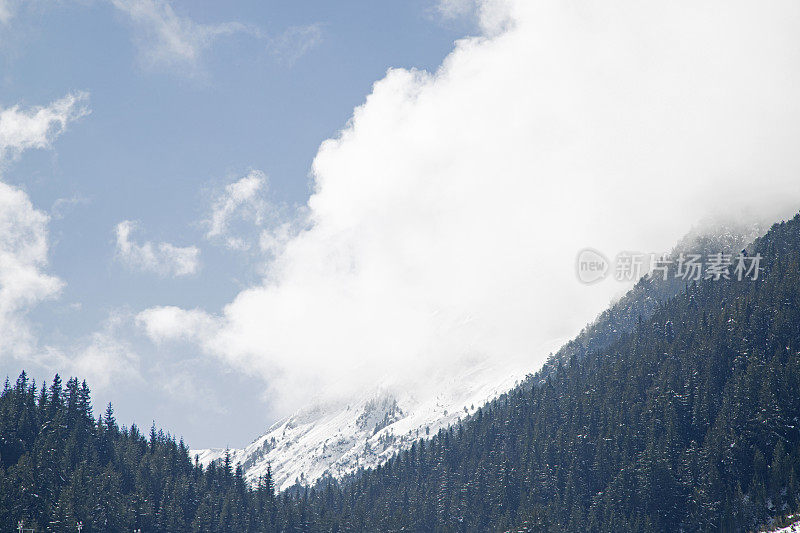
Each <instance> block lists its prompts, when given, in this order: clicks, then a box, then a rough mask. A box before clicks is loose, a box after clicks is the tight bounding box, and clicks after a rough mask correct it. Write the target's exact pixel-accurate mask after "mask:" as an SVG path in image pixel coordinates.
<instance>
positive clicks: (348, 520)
mask: <svg viewBox="0 0 800 533" xmlns="http://www.w3.org/2000/svg"><path fill="white" fill-rule="evenodd" d="M747 257H749V258H750V260H751V261H756V258H760V259H761V261H760V267H761V270H759V276H758V278H757V279H744V280H741V281H739V280H737V279H736V278H735V277H734V278H733V279H725V278H724V277H721V278H720V279H718V280H715V279H702V280H700V281H698V282H696V283H692V284H690V285H687V286H685V287H684V289H683V290H682V291H681V292H680V293H679V294H678V295H676V296H674V297H672V298H670V299H668V300H667V301H665V302H663V303H661V304H659V305H657V306H656V309H655V311H654V313H653V314H652V315H651V316H650V317H649V318H644V317H640V318H639V319H637V321H636V325H635V326H634V328H633V329H632V330H631V331H630V332H628V333H623V334H622V335H620V336H619V338H618V339H617V340H615V341H613V342H612V343H611V344H609V345H607V346H606V347H604V348H600V349H596V350H593V351H591V352H588V353H584V354H583V355H582V356H581V357H578V356H577V355H573V356H572V358H571V360H570V361H568V362H567V363H566V364H562V363H560V362H556V363H555V367H554V369H552V370H549V371H547V372H546V374H545V373H539V374H538V375H536V376H534V378H533V379H532V380H530V381H529V382H527V383H526V384H525V385H524V386H520V387H517V388H515V389H514V390H512V391H510V392H509V393H507V394H504V395H501V396H500V397H498V398H497V399H496V400H494V401H492V402H490V403H489V404H488V405H487V406H486V407H485V408H481V409H479V410H478V411H477V412H476V414H475V415H473V416H472V417H470V419H468V420H466V421H464V422H462V423H461V424H458V425H456V426H454V427H451V428H449V429H447V430H442V431H440V432H439V433H438V434H437V435H436V436H435V437H434V438H433V439H430V440H428V441H425V440H420V441H419V442H417V443H415V444H414V445H413V446H412V447H411V448H410V449H408V450H406V451H404V452H401V453H400V454H398V455H397V456H396V457H394V458H393V459H392V460H390V461H388V462H386V463H385V464H383V465H381V466H379V467H377V468H375V469H372V470H368V471H363V472H361V473H360V474H359V475H358V476H357V477H356V479H355V480H354V481H352V482H349V483H344V484H337V483H334V482H333V481H328V483H327V484H325V485H324V486H322V487H320V488H318V490H317V491H315V493H314V494H313V495H312V496H313V497H311V501H312V503H311V506H312V508H314V512H315V514H316V515H317V516H319V517H321V519H322V520H323V522H322V523H323V524H324V526H323V527H324V529H325V530H337V528H339V529H340V530H347V529H349V528H351V529H355V530H361V531H400V530H403V531H510V530H513V531H543V532H549V531H552V532H563V531H575V532H602V531H631V532H645V531H686V532H694V531H742V532H744V531H752V530H755V529H757V528H758V527H759V526H760V525H763V524H767V523H769V522H770V521H772V520H773V519H775V518H778V517H780V516H785V515H787V514H790V513H792V512H796V511H797V510H798V507H800V215H798V216H796V217H795V218H794V219H792V220H791V221H788V222H784V223H781V224H776V225H774V226H773V227H772V228H771V229H770V231H769V232H768V233H767V234H766V235H765V236H764V237H762V238H759V239H757V240H756V241H755V242H754V243H753V244H752V245H751V246H748V248H747Z"/></svg>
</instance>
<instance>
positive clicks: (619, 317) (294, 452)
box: [190, 223, 763, 490]
mask: <svg viewBox="0 0 800 533" xmlns="http://www.w3.org/2000/svg"><path fill="white" fill-rule="evenodd" d="M762 233H763V225H762V224H759V223H754V224H748V225H744V224H739V225H734V226H731V225H726V224H717V225H710V224H709V225H707V226H705V227H703V228H702V229H698V230H694V231H692V232H691V233H689V234H688V235H687V236H686V237H684V239H682V241H681V242H680V243H679V244H678V245H677V246H676V248H675V250H674V251H673V254H674V255H677V254H678V253H679V252H687V253H706V254H707V253H716V252H722V251H724V252H729V253H735V252H737V251H738V250H740V249H741V248H742V247H743V246H745V245H746V244H747V243H748V242H751V241H752V240H753V239H754V238H755V237H756V236H758V235H760V234H762ZM684 285H685V282H684V281H682V280H679V279H669V280H667V281H659V279H658V278H656V279H654V280H649V281H647V282H645V283H639V284H637V285H636V286H635V287H634V288H633V289H631V291H629V293H628V294H627V295H625V297H623V298H621V299H620V300H618V301H617V302H616V303H615V304H614V305H612V306H611V307H610V308H609V310H607V311H606V312H604V313H602V314H601V315H600V316H599V317H597V319H596V320H595V321H593V322H592V323H591V324H590V325H588V326H587V327H586V328H585V329H584V330H583V331H582V332H581V333H580V334H579V335H578V336H577V337H576V338H575V339H573V340H571V341H570V342H568V343H566V344H564V345H563V346H562V341H566V339H562V340H554V341H553V342H552V344H551V345H550V346H548V347H547V348H549V349H546V350H545V349H543V350H542V351H544V352H545V353H548V352H552V351H554V352H555V355H552V356H551V357H550V359H549V360H548V361H547V363H546V364H545V367H544V370H545V372H544V373H543V374H542V376H544V375H546V373H547V372H546V370H547V369H548V368H555V367H556V366H557V365H558V364H559V362H560V363H562V364H566V363H567V361H568V360H569V359H570V357H572V356H576V357H578V356H580V354H581V353H585V352H588V351H591V350H596V349H601V348H602V347H603V346H605V345H607V344H609V343H610V342H612V341H613V340H614V339H616V338H617V337H618V336H619V335H621V334H622V333H624V332H625V331H628V330H630V329H631V328H632V327H633V326H634V325H635V324H636V321H637V320H638V318H639V317H640V316H645V317H646V316H649V315H650V314H651V313H652V312H653V310H654V309H655V308H656V306H657V305H658V303H659V302H661V301H663V300H665V299H667V298H670V297H672V296H673V295H675V294H678V293H679V292H680V291H681V290H683V288H684ZM559 347H560V348H561V349H558V348H559ZM556 350H557V351H556ZM463 368H464V369H463V370H460V371H459V370H452V371H449V372H448V373H447V375H446V377H445V378H443V379H441V380H439V381H438V382H437V384H436V388H435V390H434V391H432V392H431V391H427V392H426V391H424V389H423V390H415V391H414V392H411V391H410V390H409V389H407V388H406V389H397V388H388V387H376V388H375V389H374V390H371V391H361V392H360V395H359V396H356V397H354V399H351V400H350V401H340V402H326V403H319V402H318V403H316V404H315V405H312V406H310V407H307V408H304V409H301V410H300V411H298V412H296V413H295V414H294V415H292V416H290V417H288V418H286V419H284V420H281V421H279V422H277V423H276V424H274V425H273V426H272V427H270V428H269V429H268V430H267V431H266V433H264V434H263V435H262V436H260V437H259V438H257V439H256V440H255V441H253V442H252V443H251V444H250V445H248V446H247V447H245V448H244V449H239V450H228V452H229V453H230V456H231V459H232V461H233V464H236V463H240V464H241V465H242V468H243V469H244V471H245V477H246V478H247V479H248V481H250V482H256V481H257V480H258V478H259V476H262V475H263V474H264V473H266V471H267V465H270V466H271V468H272V476H273V480H274V482H275V486H276V488H278V489H279V490H283V489H286V488H289V487H291V486H292V485H294V484H295V483H298V482H299V483H300V484H303V485H307V484H312V483H314V482H315V481H317V480H318V479H320V478H322V477H324V476H326V475H330V476H333V477H341V476H344V475H347V474H350V473H353V472H355V471H356V470H357V469H358V468H359V467H373V466H377V465H378V464H381V463H383V462H384V461H386V460H388V459H389V458H391V457H392V456H393V455H394V454H396V453H397V452H398V451H401V450H403V449H406V448H409V447H410V446H411V444H412V443H413V442H415V441H416V440H418V439H419V438H420V437H426V436H433V435H435V434H436V433H437V432H438V431H439V429H441V428H446V427H447V426H449V425H451V424H455V423H457V422H458V420H459V419H461V418H464V417H466V416H468V415H471V414H473V413H474V412H475V411H476V409H477V408H479V407H481V406H483V405H484V404H486V403H487V402H489V401H491V400H492V399H494V398H496V397H497V396H499V395H501V394H503V393H505V392H507V391H509V390H510V389H511V388H513V387H514V386H515V384H517V383H518V382H520V381H521V380H523V379H524V378H525V376H526V375H527V374H528V373H531V372H533V371H535V370H538V368H531V367H530V366H526V367H524V368H522V369H520V370H510V369H509V368H508V367H506V368H494V367H491V366H489V365H488V364H486V363H476V364H472V365H465V366H464V367H463ZM225 452H226V450H224V449H205V450H200V449H198V450H191V451H190V453H191V455H192V456H195V455H197V456H198V458H199V461H200V463H201V464H203V465H204V466H205V465H208V464H209V463H211V462H212V461H215V460H218V459H222V458H223V457H224V456H225Z"/></svg>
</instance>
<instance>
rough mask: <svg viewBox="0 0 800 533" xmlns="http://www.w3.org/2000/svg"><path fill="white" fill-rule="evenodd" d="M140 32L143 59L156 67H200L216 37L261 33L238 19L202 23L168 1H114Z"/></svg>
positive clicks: (139, 40)
mask: <svg viewBox="0 0 800 533" xmlns="http://www.w3.org/2000/svg"><path fill="white" fill-rule="evenodd" d="M111 3H112V4H113V5H114V7H116V8H117V9H118V10H120V11H121V12H123V13H124V14H125V15H126V16H127V17H128V18H129V19H130V20H131V22H132V23H133V24H134V25H135V26H136V28H137V29H138V31H139V34H138V35H137V40H138V43H139V47H140V50H141V53H142V57H143V60H144V62H145V63H146V64H147V65H149V66H154V67H167V68H169V67H176V66H177V67H188V68H189V69H195V68H197V67H198V64H199V61H200V59H201V57H202V54H203V53H204V52H205V51H207V50H208V49H209V48H210V47H211V45H212V44H213V43H214V41H215V40H216V39H218V38H219V37H222V36H226V35H232V34H235V33H251V34H257V33H258V32H257V31H256V30H254V29H253V28H250V27H249V26H247V25H245V24H242V23H239V22H225V23H221V24H200V23H197V22H194V21H193V20H191V19H189V18H187V17H181V16H179V15H178V14H176V13H175V11H174V10H173V9H172V6H171V5H170V2H169V1H168V0H111Z"/></svg>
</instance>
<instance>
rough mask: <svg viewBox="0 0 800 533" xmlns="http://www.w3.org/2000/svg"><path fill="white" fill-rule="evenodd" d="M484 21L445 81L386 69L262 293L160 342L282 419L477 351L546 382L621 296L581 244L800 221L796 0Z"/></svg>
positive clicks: (406, 380) (492, 4) (645, 242)
mask: <svg viewBox="0 0 800 533" xmlns="http://www.w3.org/2000/svg"><path fill="white" fill-rule="evenodd" d="M451 7H452V8H453V9H456V8H457V7H458V6H457V3H452V6H451ZM478 13H479V16H480V20H481V28H482V29H483V34H482V35H480V36H477V37H474V38H469V39H464V40H461V41H459V42H457V43H456V46H455V49H454V51H453V52H452V53H451V54H450V55H449V57H447V59H446V60H445V61H444V63H443V65H442V66H441V67H440V69H439V70H438V71H437V72H435V73H428V72H424V71H417V70H406V69H392V70H390V71H389V72H388V73H387V75H386V77H385V78H383V79H382V80H380V81H379V82H377V83H376V84H375V86H374V88H373V91H372V93H371V94H370V95H369V96H368V97H367V99H366V102H365V103H364V104H363V105H362V106H360V107H359V108H357V109H356V110H355V112H354V114H353V117H352V119H351V121H350V122H349V124H348V125H347V126H346V127H345V129H344V130H342V131H341V133H340V135H339V136H338V137H337V138H335V139H330V140H328V141H326V142H324V143H323V144H322V146H321V147H320V149H319V152H318V154H317V156H316V158H315V160H314V163H313V169H312V173H313V178H314V192H313V195H312V196H311V198H310V199H309V201H308V206H307V211H306V215H305V216H306V218H304V219H303V220H302V223H300V224H296V225H295V226H293V227H296V228H301V229H299V230H295V231H293V232H292V233H291V234H290V235H289V236H288V238H286V239H284V241H285V242H284V245H283V246H282V247H281V248H280V252H279V253H277V254H276V256H275V257H274V259H273V260H272V261H271V262H270V263H269V265H268V274H267V275H266V276H265V278H264V280H263V282H262V283H261V284H259V285H258V286H254V287H251V288H248V289H246V290H243V291H242V292H241V293H240V294H239V295H238V296H237V297H236V298H235V299H234V300H233V301H232V302H231V303H230V304H229V305H227V306H226V307H225V308H224V309H223V310H222V311H221V313H219V314H214V313H204V312H202V311H197V310H193V311H185V310H180V309H177V308H155V309H151V310H148V311H145V312H143V313H142V314H141V315H139V322H140V324H141V325H142V327H143V328H145V331H147V332H148V333H149V334H150V335H151V336H152V337H153V338H154V339H158V340H159V341H162V342H163V341H164V340H166V339H170V338H171V339H175V340H181V339H182V340H184V341H185V340H187V339H188V340H190V341H191V342H194V343H196V344H198V345H199V346H201V347H202V348H203V349H204V350H205V351H206V352H207V353H209V354H213V355H214V356H217V357H219V358H220V359H221V360H222V361H224V362H225V363H226V364H228V365H231V366H233V367H235V368H239V369H241V370H242V371H245V372H248V373H251V374H255V375H260V376H262V377H263V378H264V380H265V382H266V383H267V384H268V385H269V389H268V390H269V392H270V393H271V396H270V398H271V399H272V400H273V401H274V402H275V404H280V405H279V409H290V408H292V407H296V406H298V405H301V404H303V403H307V402H308V401H309V398H308V396H309V395H310V394H320V395H341V394H348V393H353V392H354V391H358V390H359V389H362V388H364V387H374V386H375V385H376V384H381V383H383V384H386V383H390V384H395V385H397V386H404V387H408V388H411V389H412V390H413V389H414V388H415V387H423V386H425V384H431V385H432V386H435V380H436V379H437V377H438V376H440V375H442V374H443V373H448V372H450V371H451V370H452V369H453V368H454V367H455V366H461V365H469V364H472V362H474V361H476V360H481V361H484V362H488V363H489V364H490V365H494V366H496V367H497V368H498V369H499V371H500V372H502V371H504V370H507V369H509V368H512V367H514V368H515V369H516V368H518V366H519V365H522V366H524V367H526V368H530V370H535V369H536V368H537V367H538V366H539V365H541V363H542V362H543V361H544V359H545V358H546V356H547V354H548V351H549V349H551V348H552V347H553V346H554V344H555V343H557V342H558V341H559V340H562V339H564V338H566V337H569V336H571V335H573V334H575V333H576V332H577V331H578V330H579V329H580V327H581V326H582V325H584V324H585V323H586V322H587V321H589V320H591V319H592V318H593V317H594V316H595V315H596V314H597V313H598V312H599V311H601V310H602V309H603V308H604V307H605V306H606V305H607V304H608V302H609V300H610V299H611V298H612V297H613V296H615V295H616V294H618V293H619V292H620V291H621V290H623V289H624V287H623V286H621V285H619V284H615V283H614V282H613V281H610V280H609V281H608V282H605V283H601V284H598V285H595V286H592V287H587V286H584V285H582V284H580V283H578V281H577V280H576V278H575V274H574V270H573V268H574V260H575V254H576V253H577V252H578V250H580V249H582V248H584V247H586V246H592V247H595V248H598V249H600V250H605V251H607V252H608V253H611V254H613V253H616V252H617V251H620V250H642V251H654V252H661V251H666V250H669V249H670V248H671V247H672V246H673V244H674V243H675V242H676V241H677V240H678V239H679V238H680V237H681V236H682V235H683V234H684V233H686V232H687V231H688V230H689V229H690V227H691V226H692V224H694V223H696V222H698V221H700V220H702V219H704V218H706V217H709V216H711V215H715V214H720V213H727V214H730V213H734V214H735V216H736V217H738V218H748V217H751V218H761V217H766V218H767V219H775V218H777V217H779V216H785V215H789V214H791V213H792V212H793V211H795V210H797V209H798V207H800V186H799V185H798V183H800V181H798V175H800V152H798V150H797V149H796V147H797V144H798V141H800V100H798V98H797V96H796V95H797V91H798V87H800V46H798V44H800V42H799V41H798V37H797V32H796V28H797V26H798V24H800V4H798V3H796V2H794V1H776V2H770V3H768V4H764V3H758V2H743V1H734V2H730V1H725V2H722V1H709V2H702V3H698V2H694V1H676V2H668V3H667V2H649V1H645V2H642V1H640V0H635V1H634V0H625V1H615V2H579V3H576V2H564V1H562V0H557V1H555V0H554V1H539V2H530V1H527V0H508V1H503V0H484V1H482V2H479V6H478ZM223 211H224V210H223ZM212 323H213V327H199V326H198V324H212ZM312 391H313V392H312Z"/></svg>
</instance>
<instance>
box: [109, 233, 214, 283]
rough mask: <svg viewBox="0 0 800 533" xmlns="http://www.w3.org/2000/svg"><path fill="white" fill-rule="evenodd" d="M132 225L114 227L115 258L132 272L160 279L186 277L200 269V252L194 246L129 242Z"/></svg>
mask: <svg viewBox="0 0 800 533" xmlns="http://www.w3.org/2000/svg"><path fill="white" fill-rule="evenodd" d="M135 228H136V223H135V222H133V221H130V220H123V221H122V222H120V223H119V224H117V227H116V237H117V247H116V248H117V257H118V258H119V259H120V260H121V261H122V262H123V263H125V264H126V265H128V266H129V267H130V268H132V269H136V270H142V271H145V272H153V273H155V274H159V275H161V276H189V275H192V274H196V273H197V272H198V270H199V269H200V250H199V249H198V248H197V247H196V246H186V247H179V246H174V245H172V244H170V243H167V242H160V243H153V242H150V241H147V242H145V243H143V244H137V243H135V242H133V241H132V240H131V233H132V232H133V231H134V229H135Z"/></svg>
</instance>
